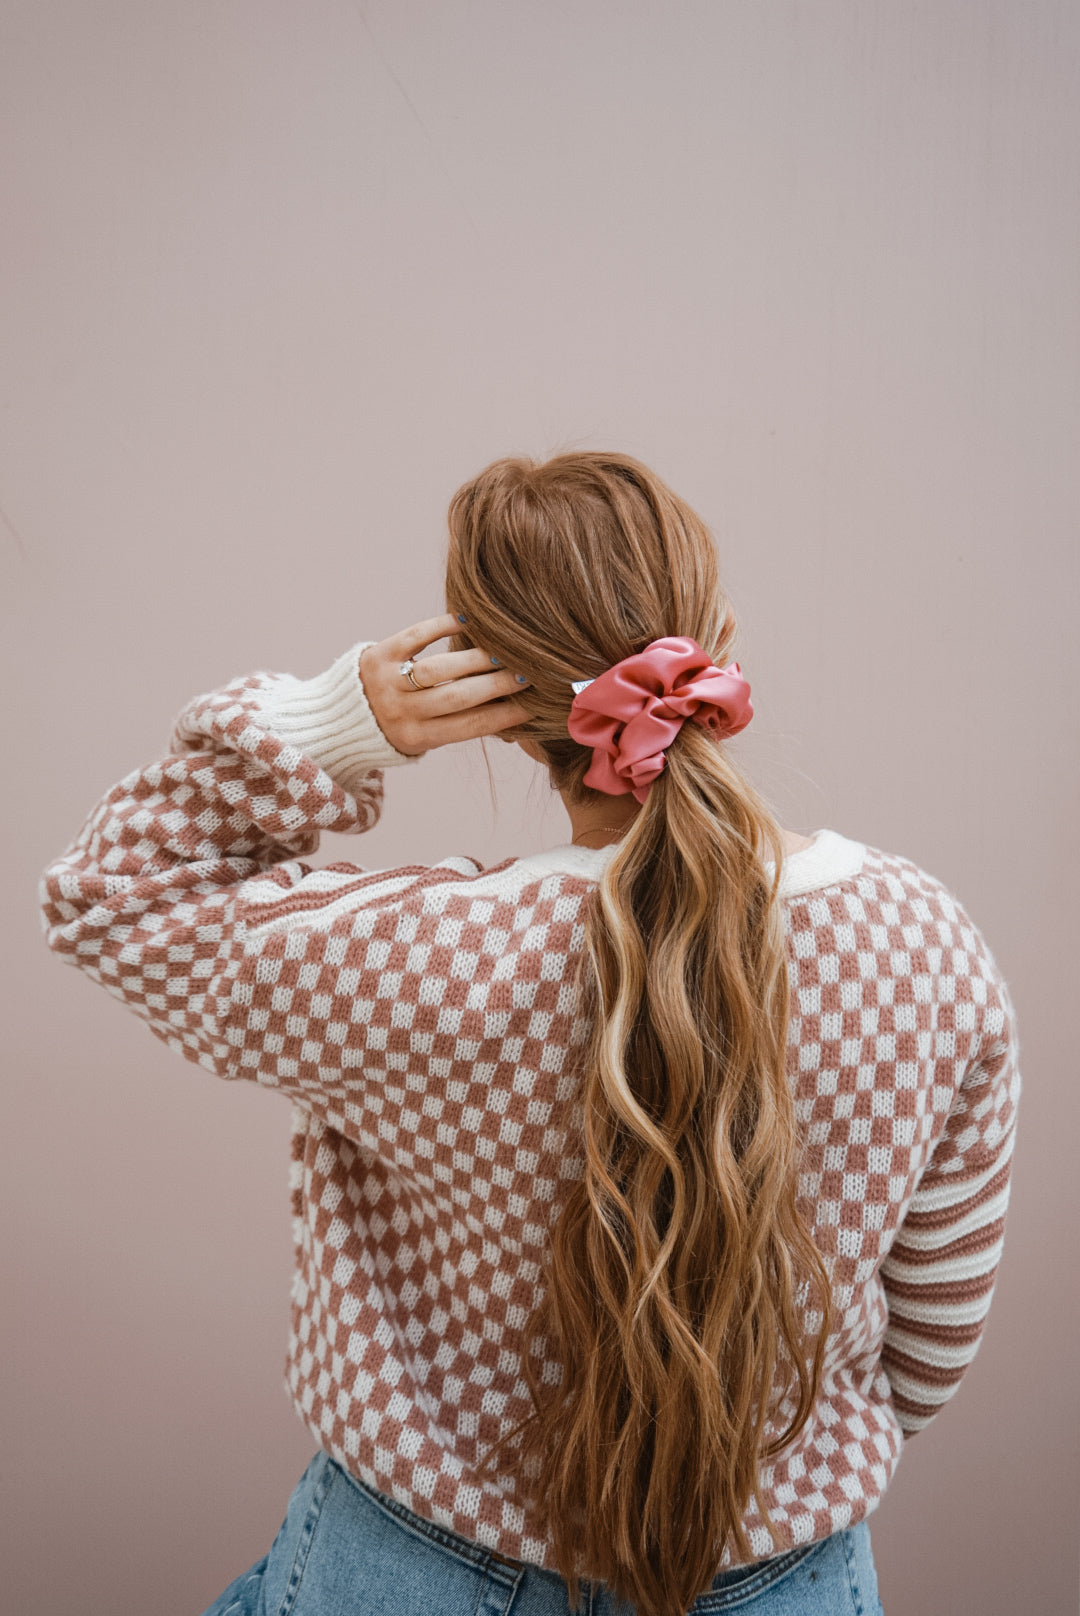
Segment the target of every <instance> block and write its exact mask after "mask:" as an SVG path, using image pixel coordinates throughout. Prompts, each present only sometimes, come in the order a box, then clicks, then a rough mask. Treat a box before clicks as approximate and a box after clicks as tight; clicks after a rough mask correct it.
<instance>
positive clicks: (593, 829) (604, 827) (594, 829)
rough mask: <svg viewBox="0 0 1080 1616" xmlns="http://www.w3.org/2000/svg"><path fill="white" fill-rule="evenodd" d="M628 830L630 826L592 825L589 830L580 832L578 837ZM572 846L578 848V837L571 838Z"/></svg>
mask: <svg viewBox="0 0 1080 1616" xmlns="http://www.w3.org/2000/svg"><path fill="white" fill-rule="evenodd" d="M626 829H628V826H626V825H590V827H589V829H588V830H583V831H579V832H578V835H579V836H595V835H596V833H597V831H598V830H626ZM570 845H571V847H576V846H577V836H571V838H570Z"/></svg>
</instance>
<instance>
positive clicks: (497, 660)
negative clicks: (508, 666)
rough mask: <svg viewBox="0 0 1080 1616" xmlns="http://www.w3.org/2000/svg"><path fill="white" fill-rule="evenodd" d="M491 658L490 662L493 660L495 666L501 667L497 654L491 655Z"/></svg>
mask: <svg viewBox="0 0 1080 1616" xmlns="http://www.w3.org/2000/svg"><path fill="white" fill-rule="evenodd" d="M491 660H492V662H494V664H495V666H496V667H497V668H501V667H502V663H501V662H500V661H499V659H498V657H497V656H493V657H492V659H491Z"/></svg>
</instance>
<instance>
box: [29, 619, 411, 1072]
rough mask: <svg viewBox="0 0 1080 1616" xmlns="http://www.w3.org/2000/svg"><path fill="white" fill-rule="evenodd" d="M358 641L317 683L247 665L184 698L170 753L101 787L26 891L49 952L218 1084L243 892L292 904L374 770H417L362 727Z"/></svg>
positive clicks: (246, 900) (229, 1066)
mask: <svg viewBox="0 0 1080 1616" xmlns="http://www.w3.org/2000/svg"><path fill="white" fill-rule="evenodd" d="M369 643H371V642H368V641H360V642H358V643H357V644H356V645H354V646H352V647H350V649H349V650H348V651H346V652H344V653H343V654H342V655H341V656H340V657H338V658H337V659H336V661H335V662H334V663H333V664H332V665H331V667H330V668H329V669H327V670H326V671H325V672H324V673H321V674H319V675H317V676H316V677H315V678H314V679H307V680H301V679H295V678H293V677H292V676H291V675H288V674H274V673H265V672H257V673H253V674H250V675H247V676H244V677H240V678H237V679H234V680H232V681H231V682H230V683H228V684H226V685H224V686H223V687H222V688H221V689H219V690H216V691H213V692H211V693H209V694H206V695H202V696H196V697H195V698H194V699H193V700H191V701H190V702H188V704H187V705H186V706H185V707H184V708H183V709H182V711H181V712H180V714H179V715H178V717H177V718H176V720H175V722H174V724H173V728H172V734H171V736H170V741H169V746H168V755H167V756H166V757H165V758H163V759H162V760H161V761H160V762H157V763H152V764H149V765H148V766H147V767H145V768H142V769H137V770H135V771H133V772H132V773H130V774H128V775H125V777H124V778H123V779H122V780H121V781H120V782H119V784H117V785H115V786H114V787H113V788H112V790H111V791H109V792H107V793H106V795H105V796H104V797H103V798H102V800H101V802H100V803H99V804H98V805H97V807H96V808H94V809H93V810H92V812H91V813H90V815H89V816H88V818H87V819H86V821H85V823H84V824H83V827H82V829H81V830H80V831H79V833H78V835H77V836H76V837H75V839H74V841H73V842H72V843H71V844H70V845H69V846H68V848H67V849H66V850H65V852H63V853H62V854H61V855H60V857H59V858H58V859H56V860H54V861H53V862H52V863H51V864H49V865H48V867H47V868H46V869H45V871H44V872H43V874H42V876H41V879H40V882H39V895H40V900H41V922H42V928H43V930H44V932H45V936H46V940H47V942H48V945H49V947H50V948H51V949H52V950H53V952H54V953H56V954H57V955H59V957H60V958H61V959H62V960H63V961H64V962H65V963H66V964H69V965H74V966H76V967H78V968H79V969H80V970H82V971H84V972H85V973H86V975H87V976H89V977H90V978H91V980H92V981H95V982H98V983H100V984H101V986H103V987H104V988H105V990H106V992H108V993H111V994H112V995H113V997H114V998H117V999H119V1000H120V1001H121V1002H122V1003H124V1004H126V1005H127V1006H128V1008H129V1009H131V1010H134V1011H135V1013H136V1015H138V1016H140V1017H142V1019H143V1020H144V1021H145V1022H146V1023H147V1025H148V1026H149V1028H150V1030H151V1032H153V1033H154V1034H155V1035H156V1036H157V1037H158V1038H160V1039H161V1040H162V1041H163V1042H164V1043H166V1044H167V1045H168V1046H169V1048H171V1049H174V1050H176V1051H177V1053H179V1054H182V1055H184V1056H185V1058H187V1059H188V1060H192V1061H195V1062H197V1063H198V1064H199V1065H200V1066H204V1067H206V1068H207V1069H208V1070H210V1071H212V1072H214V1073H216V1074H217V1075H218V1076H219V1077H226V1078H227V1077H239V1076H245V1075H246V1076H249V1077H250V1076H254V1073H252V1072H250V1071H248V1072H241V1071H239V1070H238V1069H237V1067H236V1062H235V1050H234V1049H233V1047H232V1046H231V1045H230V1044H229V1043H228V1042H227V1041H226V1029H227V1024H228V1021H229V1017H230V1001H231V998H232V992H233V987H234V984H235V982H236V978H237V973H238V971H239V968H240V964H241V960H242V957H243V950H244V934H245V931H246V929H247V923H248V922H247V915H248V912H249V909H250V906H251V903H252V901H253V899H255V898H256V897H257V896H258V895H259V894H260V893H262V894H265V893H266V890H267V886H268V884H269V889H270V891H271V892H273V893H276V895H277V896H278V897H280V898H283V897H284V896H285V894H286V892H290V891H291V892H292V893H293V894H294V895H295V896H296V898H297V900H298V903H299V905H300V907H301V908H302V907H303V904H304V901H305V896H306V892H307V891H309V890H310V888H311V886H312V884H313V882H317V880H318V872H317V871H313V870H312V869H311V867H310V865H307V864H305V863H303V862H302V861H301V860H300V859H299V858H298V857H296V855H298V854H303V853H313V852H314V851H315V850H316V849H317V848H318V846H319V840H320V832H321V831H323V830H333V831H339V832H359V831H364V830H368V829H369V828H370V827H371V826H372V825H374V824H375V823H376V821H377V819H378V817H379V814H380V812H381V808H382V798H383V774H382V770H383V768H385V767H386V766H388V765H392V764H396V763H408V762H418V761H419V756H418V755H415V756H408V755H406V754H404V753H401V752H399V751H398V750H397V749H396V748H395V747H394V746H392V745H391V744H390V742H389V741H387V740H386V738H385V736H384V735H383V734H382V732H381V731H380V729H379V726H378V724H377V723H376V721H375V718H374V715H373V713H372V710H371V708H370V706H369V704H368V701H367V699H366V697H365V694H364V690H363V686H362V685H361V682H360V677H359V658H360V652H361V650H362V649H363V648H364V647H365V646H366V645H367V644H369Z"/></svg>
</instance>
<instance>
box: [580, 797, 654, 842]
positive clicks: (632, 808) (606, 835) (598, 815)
mask: <svg viewBox="0 0 1080 1616" xmlns="http://www.w3.org/2000/svg"><path fill="white" fill-rule="evenodd" d="M560 796H561V797H562V800H563V805H564V806H565V808H566V812H567V814H568V815H569V818H570V840H571V841H572V842H574V843H575V844H576V845H577V846H579V847H606V846H607V844H608V843H609V842H617V841H618V840H619V838H620V837H621V836H622V834H623V832H624V831H625V830H628V829H629V827H630V826H631V825H632V824H633V822H634V820H635V819H636V818H637V816H638V814H639V813H640V812H641V804H640V803H639V802H638V801H637V799H636V798H635V797H634V796H632V795H631V794H630V793H629V792H628V793H627V794H626V796H624V797H605V798H604V800H603V802H599V803H592V802H588V803H570V802H567V800H566V795H565V793H563V792H560Z"/></svg>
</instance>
